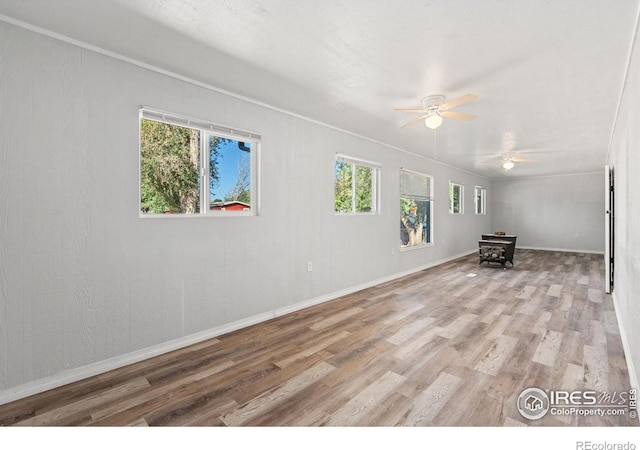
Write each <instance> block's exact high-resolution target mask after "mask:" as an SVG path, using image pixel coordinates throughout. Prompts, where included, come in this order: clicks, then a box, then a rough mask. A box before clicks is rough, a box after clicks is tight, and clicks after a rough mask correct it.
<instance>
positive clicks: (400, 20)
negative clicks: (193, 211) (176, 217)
mask: <svg viewBox="0 0 640 450" xmlns="http://www.w3.org/2000/svg"><path fill="white" fill-rule="evenodd" d="M639 7H640V0H555V1H553V0H446V1H445V0H421V1H419V0H313V1H312V0H226V1H225V0H153V1H151V0H108V1H107V0H101V1H96V0H56V1H51V0H3V1H2V2H0V14H2V15H4V16H5V17H4V19H5V20H10V21H12V22H14V23H16V20H17V21H22V22H25V23H28V24H32V25H35V26H37V27H42V28H44V29H46V30H50V31H52V32H55V33H59V34H62V35H64V36H67V37H69V38H72V39H76V40H79V41H82V42H85V43H87V44H90V45H94V46H97V47H100V48H102V49H105V50H108V51H111V52H115V53H118V54H120V55H123V56H127V57H131V58H134V59H137V60H140V61H142V62H145V63H149V64H152V65H155V66H158V67H161V68H163V69H166V70H169V71H172V72H175V73H178V74H181V75H184V76H187V77H190V78H193V79H195V80H198V81H200V82H203V83H207V84H210V85H213V86H216V87H218V88H221V89H224V90H228V91H231V92H233V93H236V94H239V95H241V96H245V97H248V98H251V99H254V100H257V101H259V102H262V103H265V104H268V105H271V106H274V107H277V108H280V109H284V110H287V111H290V112H293V113H296V114H300V115H303V116H305V117H309V118H311V119H314V120H317V121H320V122H323V123H326V124H330V125H332V126H335V127H338V128H341V129H344V130H347V131H349V132H353V133H356V134H359V135H363V136H366V137H368V138H371V139H374V140H377V141H380V142H383V143H385V144H388V145H390V146H394V147H398V148H401V149H403V150H407V151H410V152H414V153H417V154H420V155H424V156H427V157H430V158H436V159H438V160H439V161H442V162H445V163H448V164H451V165H453V166H456V167H459V168H463V169H465V170H468V171H471V172H474V173H478V174H481V175H484V176H486V177H489V178H504V177H519V176H539V175H553V174H565V173H585V172H599V171H602V170H603V166H604V164H605V158H606V155H607V151H608V146H609V142H610V138H611V133H612V130H613V126H614V122H615V119H616V111H617V106H618V101H619V98H620V95H621V90H622V87H623V82H624V79H625V76H626V70H627V62H628V58H629V53H630V49H631V45H632V43H633V38H634V34H635V27H636V22H637V19H638V13H639ZM8 18H11V19H8ZM0 19H2V17H0ZM14 19H16V20H14ZM467 93H473V94H476V95H478V96H479V99H478V100H476V101H475V102H473V103H468V104H465V105H461V106H459V107H457V108H455V111H459V112H467V113H471V114H476V115H477V118H476V119H475V120H474V121H472V122H466V121H459V120H452V119H445V121H444V123H443V125H442V126H441V127H440V128H438V130H437V131H436V132H434V131H432V130H429V129H427V128H425V127H424V126H423V125H421V124H418V125H416V126H413V127H410V128H408V129H406V130H400V126H401V125H403V124H404V123H407V122H409V121H410V120H411V119H413V118H414V117H415V115H412V114H410V113H399V112H394V111H393V109H394V108H413V107H418V106H419V105H420V100H421V98H422V97H424V96H426V95H431V94H443V95H445V96H446V98H447V99H452V98H456V97H459V96H461V95H464V94H467ZM525 151H530V152H532V153H521V156H523V157H527V158H530V159H533V160H534V162H530V163H520V164H516V167H515V168H514V169H513V170H512V171H510V172H508V173H505V172H504V170H503V169H501V168H500V167H498V166H497V165H496V163H497V162H498V160H499V158H498V157H495V158H493V159H492V160H491V162H489V163H485V162H483V161H486V160H488V159H490V158H489V157H487V155H488V154H508V153H513V152H516V153H519V152H525Z"/></svg>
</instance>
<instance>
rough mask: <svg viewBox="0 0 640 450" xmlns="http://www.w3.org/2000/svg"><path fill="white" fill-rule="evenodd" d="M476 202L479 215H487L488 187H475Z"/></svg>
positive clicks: (476, 210)
mask: <svg viewBox="0 0 640 450" xmlns="http://www.w3.org/2000/svg"><path fill="white" fill-rule="evenodd" d="M478 193H480V204H479V205H478ZM473 198H474V203H475V212H476V215H478V216H486V215H487V188H484V187H482V186H476V187H475V188H474V197H473ZM478 206H480V211H478Z"/></svg>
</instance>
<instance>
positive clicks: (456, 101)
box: [440, 94, 478, 111]
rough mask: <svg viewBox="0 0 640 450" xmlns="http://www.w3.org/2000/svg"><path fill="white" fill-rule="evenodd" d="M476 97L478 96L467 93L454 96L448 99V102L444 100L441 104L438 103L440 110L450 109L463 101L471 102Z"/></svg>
mask: <svg viewBox="0 0 640 450" xmlns="http://www.w3.org/2000/svg"><path fill="white" fill-rule="evenodd" d="M477 98H478V96H477V95H474V94H467V95H463V96H462V97H458V98H454V99H453V100H449V101H448V102H444V103H443V104H442V105H440V111H444V110H447V109H451V108H453V107H455V106H458V105H462V104H463V103H468V102H472V101H474V100H475V99H477Z"/></svg>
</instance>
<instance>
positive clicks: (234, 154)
mask: <svg viewBox="0 0 640 450" xmlns="http://www.w3.org/2000/svg"><path fill="white" fill-rule="evenodd" d="M258 144H259V138H258V137H256V136H252V135H249V134H247V133H244V132H239V131H236V130H227V129H223V128H220V127H217V126H215V125H213V124H209V123H206V122H199V121H195V120H192V119H183V118H180V117H177V116H169V115H167V114H164V113H156V112H153V111H150V110H146V109H143V110H141V113H140V214H141V215H142V216H147V215H157V214H180V215H230V214H239V215H254V214H255V211H256V201H255V199H256V198H257V197H256V182H255V172H256V157H255V153H256V149H257V146H258Z"/></svg>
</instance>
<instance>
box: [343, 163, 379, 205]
mask: <svg viewBox="0 0 640 450" xmlns="http://www.w3.org/2000/svg"><path fill="white" fill-rule="evenodd" d="M379 172H380V166H379V165H378V164H376V163H372V162H367V161H362V160H358V159H354V158H349V157H347V156H342V155H336V160H335V166H334V177H335V191H334V205H335V212H336V213H338V214H372V213H375V212H377V209H378V207H377V206H378V177H379Z"/></svg>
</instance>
